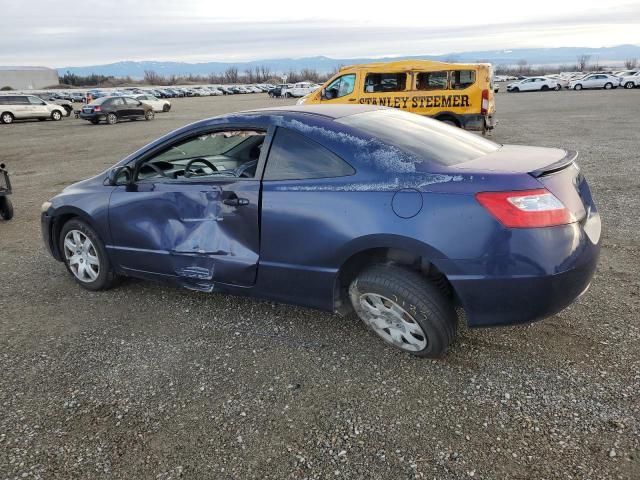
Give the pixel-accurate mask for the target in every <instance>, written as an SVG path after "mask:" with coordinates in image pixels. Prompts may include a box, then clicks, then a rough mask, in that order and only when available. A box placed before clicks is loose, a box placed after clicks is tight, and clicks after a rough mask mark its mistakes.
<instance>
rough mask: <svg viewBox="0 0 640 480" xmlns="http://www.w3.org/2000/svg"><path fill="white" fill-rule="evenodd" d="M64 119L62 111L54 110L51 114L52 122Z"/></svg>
mask: <svg viewBox="0 0 640 480" xmlns="http://www.w3.org/2000/svg"><path fill="white" fill-rule="evenodd" d="M61 118H62V112H61V111H60V110H54V111H53V112H51V120H53V121H55V122H57V121H58V120H60V119H61Z"/></svg>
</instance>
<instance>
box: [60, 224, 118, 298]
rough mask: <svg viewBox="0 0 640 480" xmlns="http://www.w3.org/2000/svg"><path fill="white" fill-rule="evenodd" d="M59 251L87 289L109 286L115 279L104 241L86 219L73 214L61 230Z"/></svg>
mask: <svg viewBox="0 0 640 480" xmlns="http://www.w3.org/2000/svg"><path fill="white" fill-rule="evenodd" d="M59 240H60V245H59V248H60V252H61V253H62V258H63V261H64V264H65V266H66V267H67V270H68V271H69V273H71V274H72V275H73V277H74V279H75V280H76V282H77V283H79V284H80V285H81V286H82V287H84V288H86V289H87V290H94V291H95V290H106V289H108V288H110V287H111V286H112V285H113V284H114V283H115V280H116V275H115V273H114V271H113V269H112V267H111V264H110V263H109V258H108V257H107V251H106V250H105V248H104V243H102V240H100V237H99V236H98V234H97V233H96V232H95V231H94V230H93V228H91V227H90V226H89V224H87V223H86V222H84V221H82V220H80V219H78V218H74V219H72V220H69V221H68V222H67V223H65V224H64V226H63V227H62V230H61V232H60V239H59Z"/></svg>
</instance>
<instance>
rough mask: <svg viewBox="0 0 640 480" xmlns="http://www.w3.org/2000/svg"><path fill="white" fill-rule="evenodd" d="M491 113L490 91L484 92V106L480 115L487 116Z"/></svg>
mask: <svg viewBox="0 0 640 480" xmlns="http://www.w3.org/2000/svg"><path fill="white" fill-rule="evenodd" d="M487 113H489V90H482V106H481V107H480V114H481V115H486V114H487Z"/></svg>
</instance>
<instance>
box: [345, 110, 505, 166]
mask: <svg viewBox="0 0 640 480" xmlns="http://www.w3.org/2000/svg"><path fill="white" fill-rule="evenodd" d="M336 121H337V122H339V123H342V124H344V125H348V126H350V127H354V128H357V129H358V130H362V131H363V132H365V133H368V134H369V135H372V136H374V137H376V138H379V139H380V140H382V141H383V142H385V143H388V144H389V145H393V146H395V147H397V148H399V149H400V150H403V151H405V152H407V153H408V154H410V155H415V156H417V157H418V158H422V159H424V160H425V161H429V162H435V163H439V164H441V165H457V164H459V163H464V162H468V161H470V160H473V159H475V158H478V157H481V156H483V155H486V154H487V153H490V152H494V151H496V150H498V149H499V148H500V145H498V144H497V143H494V142H491V141H489V140H486V139H484V138H482V137H480V136H478V135H475V134H473V133H469V132H465V131H464V130H462V129H460V128H457V127H451V126H449V125H445V124H444V123H442V122H440V121H438V120H432V119H430V118H425V117H422V116H420V115H416V114H414V113H407V112H402V111H399V110H393V109H388V110H374V111H371V112H364V113H357V114H355V115H350V116H348V117H342V118H339V119H337V120H336Z"/></svg>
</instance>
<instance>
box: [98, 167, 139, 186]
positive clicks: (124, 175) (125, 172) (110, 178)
mask: <svg viewBox="0 0 640 480" xmlns="http://www.w3.org/2000/svg"><path fill="white" fill-rule="evenodd" d="M132 178H133V175H132V172H131V167H129V166H128V165H125V166H123V167H115V168H112V169H111V170H109V172H108V173H107V178H106V179H105V181H104V184H105V185H112V186H116V185H129V184H130V183H131V180H132Z"/></svg>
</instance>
